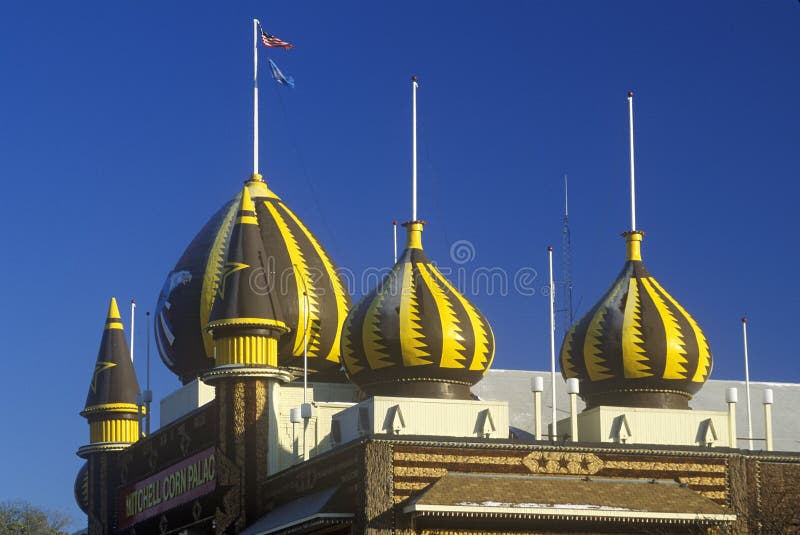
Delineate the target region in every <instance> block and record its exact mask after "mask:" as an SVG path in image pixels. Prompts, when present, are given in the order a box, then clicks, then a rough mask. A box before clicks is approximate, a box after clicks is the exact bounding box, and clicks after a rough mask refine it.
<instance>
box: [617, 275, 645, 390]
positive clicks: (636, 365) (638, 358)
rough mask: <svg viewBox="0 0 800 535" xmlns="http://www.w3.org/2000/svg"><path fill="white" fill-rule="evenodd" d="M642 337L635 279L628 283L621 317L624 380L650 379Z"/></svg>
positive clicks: (640, 314)
mask: <svg viewBox="0 0 800 535" xmlns="http://www.w3.org/2000/svg"><path fill="white" fill-rule="evenodd" d="M643 346H644V338H643V337H642V308H641V302H640V301H639V285H638V284H637V281H636V278H635V277H631V278H630V280H629V281H628V299H627V301H626V302H625V313H624V315H623V317H622V368H623V371H624V373H625V377H626V378H631V379H639V378H641V377H652V375H653V373H652V371H651V370H650V366H648V365H647V361H648V360H649V359H648V358H647V355H646V354H645V351H644V349H642V347H643Z"/></svg>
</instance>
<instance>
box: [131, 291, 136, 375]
mask: <svg viewBox="0 0 800 535" xmlns="http://www.w3.org/2000/svg"><path fill="white" fill-rule="evenodd" d="M135 327H136V300H134V299H131V362H133V341H134V337H133V331H134V328H135Z"/></svg>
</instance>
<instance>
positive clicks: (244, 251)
mask: <svg viewBox="0 0 800 535" xmlns="http://www.w3.org/2000/svg"><path fill="white" fill-rule="evenodd" d="M273 275H274V274H272V273H270V272H269V266H268V263H267V254H266V253H265V252H264V244H263V243H262V241H261V233H260V232H259V228H258V218H257V216H256V207H255V204H254V203H253V200H252V199H251V198H250V193H249V192H248V190H247V186H245V188H244V189H243V190H242V195H241V202H240V204H239V210H238V212H237V214H236V218H235V221H234V223H233V230H232V231H231V237H230V243H229V245H228V251H227V254H226V255H225V261H224V263H223V266H222V276H221V277H220V281H219V285H218V286H217V295H216V297H215V299H214V306H212V307H211V316H210V318H209V322H208V330H209V332H210V333H211V335H212V336H213V338H214V357H215V361H216V365H217V366H222V365H226V364H239V365H256V366H271V367H277V365H278V355H277V342H276V341H277V339H278V337H279V336H280V335H281V334H282V333H285V332H288V330H289V328H288V327H287V326H286V323H284V321H283V314H282V313H281V308H280V303H279V302H278V300H277V299H276V297H275V293H276V292H273V291H272V290H273V289H274V288H275V284H274V283H275V281H274V280H273V279H272V277H273Z"/></svg>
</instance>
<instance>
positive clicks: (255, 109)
mask: <svg viewBox="0 0 800 535" xmlns="http://www.w3.org/2000/svg"><path fill="white" fill-rule="evenodd" d="M259 24H260V23H259V22H258V19H253V174H254V175H257V174H258V25H259Z"/></svg>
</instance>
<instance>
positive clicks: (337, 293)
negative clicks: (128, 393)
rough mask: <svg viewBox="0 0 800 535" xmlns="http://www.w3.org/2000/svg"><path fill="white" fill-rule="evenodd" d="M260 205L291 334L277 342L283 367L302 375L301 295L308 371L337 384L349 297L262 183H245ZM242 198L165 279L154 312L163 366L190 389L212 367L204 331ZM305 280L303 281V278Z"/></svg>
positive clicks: (327, 261) (256, 178)
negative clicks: (189, 383)
mask: <svg viewBox="0 0 800 535" xmlns="http://www.w3.org/2000/svg"><path fill="white" fill-rule="evenodd" d="M246 186H247V190H248V192H249V193H250V197H251V198H252V200H253V203H254V205H255V212H256V215H257V218H258V222H259V230H260V233H261V240H262V242H263V246H264V252H265V253H266V258H267V265H268V269H269V271H270V272H271V273H274V274H275V278H274V280H275V283H276V284H277V285H278V286H277V288H276V290H277V291H274V292H273V295H274V296H275V298H276V299H277V300H278V301H279V302H280V309H281V311H282V313H283V318H284V321H285V322H286V324H287V326H288V327H289V329H290V330H289V331H288V332H287V333H286V334H284V335H283V336H281V338H280V340H279V341H278V363H279V365H280V366H281V367H284V368H288V369H290V370H294V371H299V372H302V369H303V338H304V336H303V326H304V325H305V322H304V315H303V310H304V307H303V305H304V300H305V296H304V292H305V291H307V292H308V295H309V298H308V302H309V307H308V308H309V311H308V315H309V318H308V320H309V321H308V331H307V335H306V338H307V341H308V357H309V358H308V368H309V371H311V372H320V373H318V374H317V375H316V377H317V379H318V380H319V379H320V377H322V376H324V375H328V376H330V377H331V378H333V379H335V378H336V377H341V375H340V374H339V366H340V365H339V351H340V343H339V337H340V333H341V327H342V323H343V322H344V318H345V316H347V311H348V309H349V308H350V295H349V293H348V292H347V289H346V288H345V285H344V284H343V283H342V280H341V278H340V277H339V274H338V271H337V268H336V266H335V265H334V263H333V261H332V260H331V258H330V257H329V256H328V253H327V252H326V251H325V249H323V247H322V245H321V244H320V243H319V241H318V240H317V238H316V237H315V236H314V235H313V234H312V233H311V231H309V230H308V228H307V227H306V226H305V224H304V223H303V222H302V221H301V220H300V218H298V217H297V216H296V215H295V214H294V212H292V211H291V210H290V209H289V208H288V207H287V206H286V205H285V204H284V203H283V201H282V200H281V199H280V198H279V197H278V196H277V195H275V193H273V192H272V191H271V190H270V189H269V188H268V187H267V185H266V184H265V183H264V181H263V180H262V178H261V175H253V177H252V178H251V179H250V180H248V181H247V182H246ZM240 199H241V194H239V195H237V196H236V197H234V198H233V199H231V200H230V201H228V202H227V203H225V205H224V206H223V207H222V208H221V209H220V210H219V211H218V212H217V213H216V214H214V215H213V216H212V217H211V219H210V220H209V221H208V223H206V225H205V226H204V227H203V228H202V229H201V230H200V232H199V233H198V234H197V236H195V238H194V240H192V242H191V243H190V244H189V246H188V247H187V248H186V251H184V253H183V256H181V258H180V260H178V263H177V264H176V265H175V268H174V269H173V270H172V272H170V274H169V275H168V276H167V280H166V282H165V283H164V286H163V288H162V289H161V293H160V294H159V297H158V304H157V305H156V311H155V316H154V318H155V339H156V344H157V346H158V351H159V354H160V355H161V359H162V360H163V361H164V363H165V364H166V365H167V367H168V368H169V369H170V370H172V372H174V373H175V374H177V375H178V376H179V377H180V379H181V381H183V382H184V383H187V382H189V381H191V380H193V379H194V378H195V377H198V376H199V375H200V374H201V373H202V372H204V371H206V370H209V369H211V368H213V367H214V359H213V347H214V344H213V340H212V336H211V335H210V334H209V333H208V332H207V331H206V326H207V325H208V321H209V319H210V317H211V309H212V307H213V305H214V301H215V299H216V296H217V295H218V287H219V285H220V284H221V282H222V279H223V276H224V275H225V272H224V261H225V257H226V254H227V249H228V244H229V242H230V239H229V238H230V234H231V229H232V227H233V223H234V219H235V217H236V213H237V211H238V209H239V202H240ZM298 274H299V275H301V276H298Z"/></svg>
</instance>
